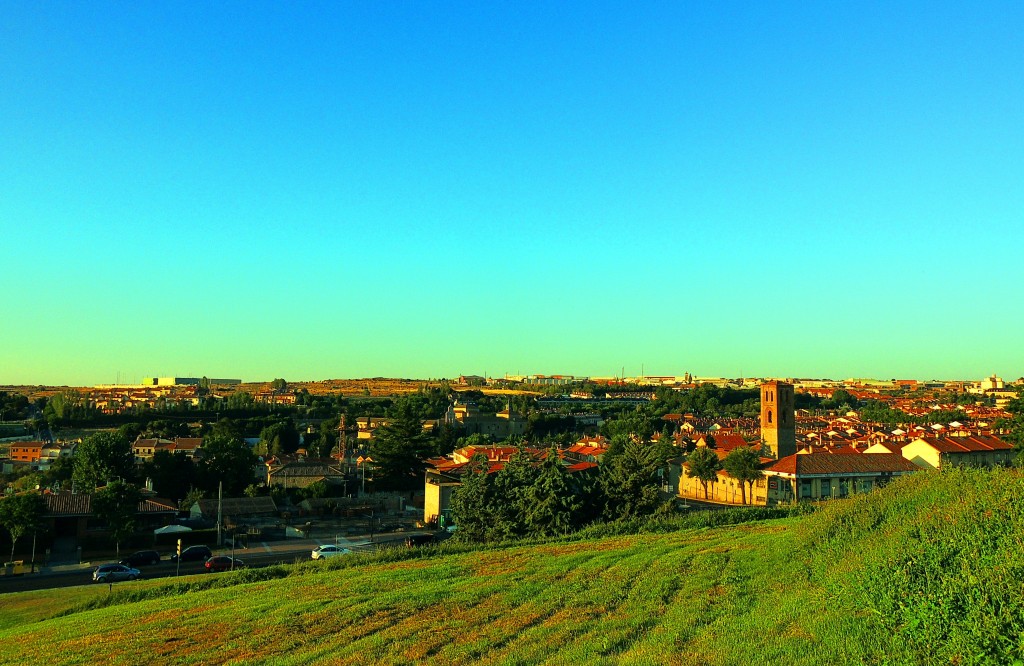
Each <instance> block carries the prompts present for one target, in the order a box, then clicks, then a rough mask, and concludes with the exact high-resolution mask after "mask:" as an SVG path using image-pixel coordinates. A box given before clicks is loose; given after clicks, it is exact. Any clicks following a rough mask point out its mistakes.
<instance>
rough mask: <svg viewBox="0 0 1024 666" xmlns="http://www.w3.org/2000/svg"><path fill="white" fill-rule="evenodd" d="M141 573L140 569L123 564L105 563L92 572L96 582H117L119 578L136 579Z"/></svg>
mask: <svg viewBox="0 0 1024 666" xmlns="http://www.w3.org/2000/svg"><path fill="white" fill-rule="evenodd" d="M140 575H141V574H140V573H139V570H138V569H133V568H131V567H126V566H125V565H123V564H103V565H101V566H98V567H96V569H95V570H94V571H93V572H92V580H93V582H94V583H116V582H117V581H119V580H135V579H136V578H138V577H139V576H140Z"/></svg>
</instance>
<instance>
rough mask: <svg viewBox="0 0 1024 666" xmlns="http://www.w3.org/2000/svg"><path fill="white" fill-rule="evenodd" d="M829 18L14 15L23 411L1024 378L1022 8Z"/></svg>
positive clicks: (6, 168)
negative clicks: (443, 390)
mask: <svg viewBox="0 0 1024 666" xmlns="http://www.w3.org/2000/svg"><path fill="white" fill-rule="evenodd" d="M828 4H831V3H828ZM828 4H826V3H788V4H784V3H713V4H708V3H679V2H672V3H662V4H658V3H650V4H647V3H645V5H644V6H643V7H639V8H638V7H637V6H636V3H619V4H613V3H594V2H587V3H578V4H577V3H561V4H559V5H558V6H556V7H540V6H532V5H530V4H529V3H500V4H499V3H452V2H449V3H412V2H395V3H365V4H354V3H324V4H311V3H300V4H298V5H297V6H285V5H281V4H270V3H265V4H261V3H218V4H216V5H214V6H207V7H203V6H199V5H189V4H181V3H155V2H143V3H98V2H97V3H46V4H39V3H12V2H6V1H3V0H0V81H3V82H4V83H3V85H2V86H0V118H2V119H3V121H2V122H0V267H2V270H3V274H4V275H6V276H7V279H5V280H4V283H5V284H6V286H7V289H6V290H5V296H6V298H5V299H4V300H5V306H6V307H5V314H6V316H5V317H4V320H5V325H4V326H3V327H2V332H0V383H23V382H24V383H28V382H31V383H60V384H63V383H68V384H89V383H97V382H112V381H114V380H115V379H116V378H117V377H118V376H120V377H121V379H122V380H123V379H125V378H128V379H129V380H131V379H137V378H141V377H143V376H147V375H154V374H161V375H169V374H198V375H203V374H205V375H208V376H227V377H240V378H243V379H246V380H260V379H270V378H272V377H276V376H283V377H286V378H287V379H289V380H299V379H319V378H329V377H359V376H377V375H382V376H406V377H439V376H454V375H458V374H460V373H467V374H468V373H473V374H482V373H484V372H486V373H488V374H490V375H501V374H503V373H506V372H508V373H516V372H523V373H533V372H540V373H566V374H584V375H597V376H601V375H605V376H607V375H613V374H617V373H619V372H620V369H621V368H623V367H625V369H626V373H627V374H639V372H640V371H641V366H642V367H643V369H644V370H645V371H646V372H648V373H649V374H682V373H683V372H686V371H689V372H692V373H694V374H698V375H724V376H740V375H745V376H761V375H769V376H783V377H786V376H812V377H824V376H829V377H836V378H843V377H850V376H875V377H884V378H889V377H917V378H947V377H981V376H984V375H987V374H989V373H991V372H997V373H999V374H1001V375H1003V376H1004V377H1006V378H1007V379H1010V378H1016V377H1018V376H1021V375H1022V374H1024V347H1022V346H1021V345H1020V344H1019V343H1018V342H1017V340H1018V339H1019V337H1020V335H1019V331H1021V330H1022V328H1024V308H1022V306H1021V304H1020V297H1019V296H1018V294H1017V292H1018V291H1019V288H1018V286H1017V285H1018V283H1019V279H1020V278H1019V271H1018V267H1019V265H1020V254H1021V251H1022V250H1024V230H1022V229H1024V224H1022V223H1024V219H1022V218H1024V214H1022V211H1024V190H1022V187H1021V183H1022V182H1024V160H1022V159H1021V155H1022V154H1024V122H1022V120H1024V118H1022V115H1024V113H1022V112H1024V103H1022V102H1024V92H1022V91H1024V55H1022V54H1024V51H1022V50H1021V47H1020V44H1021V43H1022V41H1024V40H1022V38H1024V35H1022V34H1021V33H1022V30H1021V26H1022V25H1024V20H1022V19H1024V5H1021V4H1020V3H1009V2H1008V3H985V4H983V5H980V6H979V5H976V4H974V3H971V5H970V6H966V5H964V4H963V3H923V2H921V3H899V4H895V3H874V4H872V3H856V6H853V5H852V4H851V5H850V6H828ZM808 5H811V6H808Z"/></svg>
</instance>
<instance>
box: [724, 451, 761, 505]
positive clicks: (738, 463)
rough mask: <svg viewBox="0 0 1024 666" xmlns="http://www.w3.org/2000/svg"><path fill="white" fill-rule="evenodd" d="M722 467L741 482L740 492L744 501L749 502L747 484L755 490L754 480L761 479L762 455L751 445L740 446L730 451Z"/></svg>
mask: <svg viewBox="0 0 1024 666" xmlns="http://www.w3.org/2000/svg"><path fill="white" fill-rule="evenodd" d="M722 467H723V468H725V471H726V472H728V473H729V476H731V477H732V478H734V479H736V481H737V482H739V484H740V494H741V496H742V498H743V503H744V504H746V503H747V490H746V489H747V486H748V485H749V486H750V487H751V490H753V486H754V482H755V481H757V480H758V479H760V478H761V477H762V476H763V474H762V473H761V456H759V455H758V453H757V451H755V450H754V449H752V448H750V447H749V446H739V447H737V448H735V449H733V450H732V451H730V452H729V454H728V455H727V456H725V459H724V460H722Z"/></svg>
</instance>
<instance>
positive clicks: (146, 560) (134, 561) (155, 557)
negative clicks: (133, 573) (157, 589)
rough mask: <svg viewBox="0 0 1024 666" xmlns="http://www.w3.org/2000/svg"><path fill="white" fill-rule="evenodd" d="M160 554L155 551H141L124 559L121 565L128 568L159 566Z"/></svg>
mask: <svg viewBox="0 0 1024 666" xmlns="http://www.w3.org/2000/svg"><path fill="white" fill-rule="evenodd" d="M159 563H160V553H158V552H156V551H155V550H140V551H138V552H135V553H132V554H131V555H128V556H127V557H125V558H124V559H122V560H121V561H120V562H119V564H123V565H125V566H127V567H137V566H141V565H143V564H159Z"/></svg>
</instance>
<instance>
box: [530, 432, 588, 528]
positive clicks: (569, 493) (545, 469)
mask: <svg viewBox="0 0 1024 666" xmlns="http://www.w3.org/2000/svg"><path fill="white" fill-rule="evenodd" d="M526 498H527V504H526V506H525V508H526V515H525V518H526V526H527V527H528V529H529V530H530V533H531V534H534V535H537V536H553V535H556V534H567V533H568V532H569V531H570V530H571V529H572V528H573V527H574V526H575V524H576V518H577V515H576V514H577V512H578V511H579V510H580V507H581V503H580V499H579V496H578V495H577V493H576V489H575V488H574V487H573V483H572V479H571V478H570V475H569V471H568V470H567V469H565V466H564V465H562V461H561V459H560V458H559V457H558V450H557V449H556V448H554V447H551V449H550V450H548V455H547V458H545V459H544V462H543V463H541V466H540V473H539V474H538V475H537V477H536V479H535V480H534V482H533V485H532V486H529V488H528V490H527V491H526Z"/></svg>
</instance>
